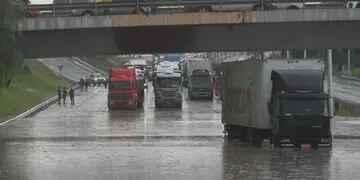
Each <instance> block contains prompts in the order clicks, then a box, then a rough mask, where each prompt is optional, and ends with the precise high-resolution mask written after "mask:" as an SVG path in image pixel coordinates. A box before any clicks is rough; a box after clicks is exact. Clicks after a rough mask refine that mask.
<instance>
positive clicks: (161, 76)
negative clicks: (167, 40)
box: [108, 57, 332, 147]
mask: <svg viewBox="0 0 360 180" xmlns="http://www.w3.org/2000/svg"><path fill="white" fill-rule="evenodd" d="M154 70H155V71H154V75H153V77H152V79H153V86H154V95H155V102H154V103H155V107H157V108H158V107H165V106H166V107H170V106H171V105H173V106H175V107H179V108H181V107H182V99H183V96H182V92H183V84H186V85H187V86H188V91H189V92H188V97H189V100H192V99H193V98H194V97H208V98H209V99H212V98H213V97H212V96H213V92H214V91H213V75H212V73H211V63H210V62H209V60H208V59H206V58H198V57H190V58H185V59H181V62H177V61H176V62H169V61H160V62H158V63H157V64H155V65H154ZM137 72H138V73H141V71H140V70H136V69H135V68H133V67H123V68H112V69H111V70H110V74H109V94H108V106H109V109H110V110H112V109H114V108H115V107H128V108H131V109H136V108H137V107H141V106H142V103H143V101H144V86H142V85H143V84H144V83H143V82H144V81H143V79H144V78H142V77H140V76H137V75H136V74H137ZM222 73H223V74H222V76H221V77H217V78H216V79H221V80H220V81H221V88H222V89H223V90H222V92H221V93H222V97H223V98H222V123H223V125H224V132H225V135H226V137H228V138H229V139H233V138H237V139H240V140H245V141H250V142H252V143H254V144H259V143H264V142H267V143H269V144H273V145H275V146H295V147H299V146H302V145H309V146H312V147H318V146H331V145H332V132H331V119H332V116H331V114H330V110H329V109H330V106H332V105H331V104H330V101H329V99H330V97H329V96H328V95H327V94H326V93H325V91H324V64H323V61H321V60H318V59H306V60H288V59H267V60H244V61H237V62H226V63H223V64H222ZM184 77H186V78H184Z"/></svg>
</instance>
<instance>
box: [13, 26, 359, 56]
mask: <svg viewBox="0 0 360 180" xmlns="http://www.w3.org/2000/svg"><path fill="white" fill-rule="evenodd" d="M359 32H360V21H345V22H340V21H333V22H294V23H289V22H287V23H257V24H238V25H230V24H229V25H227V24H219V25H174V26H144V27H114V28H91V29H69V30H43V31H24V32H23V38H22V39H21V40H20V41H19V43H18V47H19V49H20V50H21V51H22V52H23V55H24V56H25V57H27V58H40V57H64V56H92V55H110V54H130V53H173V52H210V51H238V50H272V49H320V48H360V36H359Z"/></svg>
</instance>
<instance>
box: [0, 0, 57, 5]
mask: <svg viewBox="0 0 360 180" xmlns="http://www.w3.org/2000/svg"><path fill="white" fill-rule="evenodd" d="M0 1H1V0H0ZM30 2H31V4H52V2H53V0H30Z"/></svg>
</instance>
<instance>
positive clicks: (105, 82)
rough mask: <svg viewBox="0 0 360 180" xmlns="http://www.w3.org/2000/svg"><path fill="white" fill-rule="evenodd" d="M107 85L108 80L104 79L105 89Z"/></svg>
mask: <svg viewBox="0 0 360 180" xmlns="http://www.w3.org/2000/svg"><path fill="white" fill-rule="evenodd" d="M107 84H108V79H105V81H104V86H105V88H107Z"/></svg>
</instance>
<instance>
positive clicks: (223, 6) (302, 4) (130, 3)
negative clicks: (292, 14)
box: [27, 0, 360, 16]
mask: <svg viewBox="0 0 360 180" xmlns="http://www.w3.org/2000/svg"><path fill="white" fill-rule="evenodd" d="M347 2H349V1H348V0H322V1H319V0H121V1H114V2H94V3H64V4H55V3H54V4H38V5H28V6H27V10H28V11H43V12H45V13H50V14H52V15H53V16H57V15H62V14H63V15H74V13H73V12H74V11H81V12H82V11H85V10H90V11H92V12H93V14H90V15H104V14H106V13H107V12H110V13H111V10H112V9H115V10H118V12H117V13H123V14H124V13H125V14H132V13H139V12H141V11H144V10H145V8H150V9H151V10H153V12H157V11H162V10H164V9H165V11H169V10H172V11H175V12H187V11H231V10H232V11H234V10H240V11H242V10H276V9H301V8H329V7H344V6H345V4H346V3H347ZM358 6H360V5H358ZM108 10H110V11H108ZM77 15H84V14H81V13H80V14H77Z"/></svg>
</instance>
